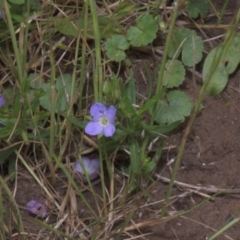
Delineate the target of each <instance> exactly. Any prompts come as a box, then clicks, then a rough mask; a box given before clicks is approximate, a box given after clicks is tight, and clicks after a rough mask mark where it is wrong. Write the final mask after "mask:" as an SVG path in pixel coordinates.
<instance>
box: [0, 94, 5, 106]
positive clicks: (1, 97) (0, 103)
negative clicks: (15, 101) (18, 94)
mask: <svg viewBox="0 0 240 240" xmlns="http://www.w3.org/2000/svg"><path fill="white" fill-rule="evenodd" d="M4 104H5V100H4V98H3V95H2V94H0V107H2V106H3V105H4Z"/></svg>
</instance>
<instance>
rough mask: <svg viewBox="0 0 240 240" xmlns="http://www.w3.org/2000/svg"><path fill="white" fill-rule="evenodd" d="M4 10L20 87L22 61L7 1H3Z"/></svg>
mask: <svg viewBox="0 0 240 240" xmlns="http://www.w3.org/2000/svg"><path fill="white" fill-rule="evenodd" d="M4 9H5V12H6V16H7V24H8V29H9V32H10V35H11V40H12V45H13V50H14V55H15V58H16V62H17V70H18V78H17V79H19V82H20V85H21V83H23V71H22V61H21V58H20V55H19V49H18V44H17V38H16V34H15V30H14V27H13V22H12V18H11V13H10V10H9V7H8V2H7V0H4Z"/></svg>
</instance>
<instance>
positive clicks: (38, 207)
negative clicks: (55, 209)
mask: <svg viewBox="0 0 240 240" xmlns="http://www.w3.org/2000/svg"><path fill="white" fill-rule="evenodd" d="M26 208H27V210H28V212H29V213H31V214H34V215H36V216H38V217H47V216H48V212H47V210H46V207H45V206H44V205H43V204H42V203H41V202H39V201H37V200H31V201H29V202H28V203H27V206H26Z"/></svg>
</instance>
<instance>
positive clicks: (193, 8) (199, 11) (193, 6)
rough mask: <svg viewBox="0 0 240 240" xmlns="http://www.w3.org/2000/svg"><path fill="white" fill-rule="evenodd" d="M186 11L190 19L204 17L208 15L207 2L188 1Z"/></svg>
mask: <svg viewBox="0 0 240 240" xmlns="http://www.w3.org/2000/svg"><path fill="white" fill-rule="evenodd" d="M186 11H187V12H188V15H189V16H190V17H191V18H197V17H198V15H200V16H201V17H206V16H207V13H208V0H201V1H196V0H188V1H187V6H186Z"/></svg>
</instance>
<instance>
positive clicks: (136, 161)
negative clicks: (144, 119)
mask: <svg viewBox="0 0 240 240" xmlns="http://www.w3.org/2000/svg"><path fill="white" fill-rule="evenodd" d="M129 151H130V153H131V155H130V159H131V170H132V172H133V174H136V173H141V169H142V168H141V162H140V157H139V152H140V149H139V145H138V142H137V141H136V140H135V141H134V140H133V141H132V142H130V144H129Z"/></svg>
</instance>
